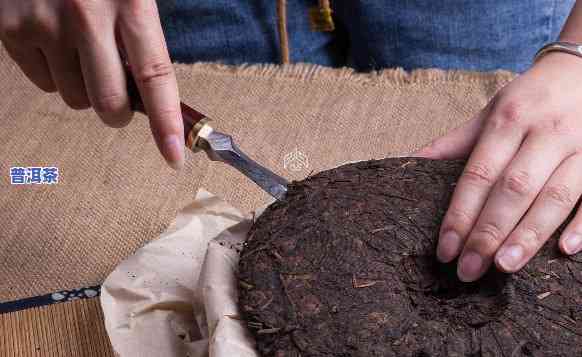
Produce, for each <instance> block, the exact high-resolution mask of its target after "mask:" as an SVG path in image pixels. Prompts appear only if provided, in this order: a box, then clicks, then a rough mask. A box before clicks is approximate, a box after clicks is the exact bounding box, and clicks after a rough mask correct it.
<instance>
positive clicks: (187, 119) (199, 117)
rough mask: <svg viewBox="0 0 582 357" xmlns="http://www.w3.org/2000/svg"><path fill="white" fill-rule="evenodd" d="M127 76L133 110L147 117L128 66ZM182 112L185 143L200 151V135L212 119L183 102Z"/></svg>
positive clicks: (181, 103) (181, 105)
mask: <svg viewBox="0 0 582 357" xmlns="http://www.w3.org/2000/svg"><path fill="white" fill-rule="evenodd" d="M125 74H126V76H125V78H126V80H127V93H128V95H129V100H130V106H131V110H133V111H135V112H140V113H142V114H145V115H147V113H146V110H145V106H144V104H143V101H142V99H141V95H140V94H139V90H138V88H137V84H136V83H135V79H134V78H133V75H132V73H131V68H130V67H129V65H127V64H126V65H125ZM180 110H181V111H182V121H183V123H184V142H185V143H186V146H187V147H188V148H189V149H190V150H192V151H194V152H197V151H200V150H201V148H200V147H199V146H198V143H199V133H200V131H201V130H202V128H204V127H208V125H207V123H208V122H209V121H210V119H209V118H207V117H206V115H204V114H202V113H200V112H199V111H197V110H194V109H193V108H192V107H190V106H189V105H187V104H184V103H183V102H180Z"/></svg>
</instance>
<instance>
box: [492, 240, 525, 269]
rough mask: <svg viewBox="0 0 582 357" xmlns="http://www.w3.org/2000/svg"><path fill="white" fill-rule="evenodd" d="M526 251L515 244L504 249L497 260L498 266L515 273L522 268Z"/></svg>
mask: <svg viewBox="0 0 582 357" xmlns="http://www.w3.org/2000/svg"><path fill="white" fill-rule="evenodd" d="M524 255H525V251H524V249H523V247H522V246H521V245H518V244H514V245H510V246H509V247H506V248H502V249H501V251H500V252H499V257H498V258H497V264H499V265H500V266H501V268H503V270H506V271H514V270H517V269H518V268H520V267H521V264H522V262H523V256H524Z"/></svg>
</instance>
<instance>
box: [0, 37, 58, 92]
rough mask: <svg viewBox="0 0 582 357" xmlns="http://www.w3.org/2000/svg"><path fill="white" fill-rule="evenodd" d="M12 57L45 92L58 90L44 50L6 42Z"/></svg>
mask: <svg viewBox="0 0 582 357" xmlns="http://www.w3.org/2000/svg"><path fill="white" fill-rule="evenodd" d="M4 47H5V48H6V51H7V52H8V54H9V55H10V57H11V58H12V59H13V60H14V61H15V62H16V63H17V64H18V67H20V70H21V71H22V72H23V73H24V74H25V75H26V77H28V79H29V80H30V81H31V82H32V83H34V85H36V86H37V87H39V88H40V89H42V90H43V91H45V92H48V93H52V92H55V91H56V90H57V88H56V86H55V84H54V82H53V79H52V77H51V73H50V70H49V67H48V64H47V62H46V58H45V57H44V55H43V53H42V51H41V50H40V49H38V48H32V47H31V48H23V47H18V46H11V45H8V44H7V43H4Z"/></svg>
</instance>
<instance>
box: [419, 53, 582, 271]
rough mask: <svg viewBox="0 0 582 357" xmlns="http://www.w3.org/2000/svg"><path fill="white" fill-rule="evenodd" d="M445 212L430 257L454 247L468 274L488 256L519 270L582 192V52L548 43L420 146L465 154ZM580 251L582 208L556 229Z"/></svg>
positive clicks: (445, 258)
mask: <svg viewBox="0 0 582 357" xmlns="http://www.w3.org/2000/svg"><path fill="white" fill-rule="evenodd" d="M469 154H470V157H469V160H468V162H467V165H466V167H465V169H464V171H463V174H462V175H461V177H460V178H459V181H458V183H457V187H456V189H455V192H454V194H453V197H452V200H451V203H450V205H449V209H448V211H447V213H446V215H445V217H444V220H443V223H442V226H441V231H440V238H439V243H438V248H437V257H438V259H439V260H440V261H442V262H450V261H452V260H453V259H455V258H456V257H457V256H459V263H458V270H457V274H458V276H459V278H460V279H461V280H462V281H467V282H468V281H475V280H477V279H479V278H480V277H481V276H482V275H483V274H485V272H486V271H487V270H488V269H489V267H490V266H491V264H492V263H493V262H494V263H495V265H496V266H497V267H498V268H499V269H500V270H502V271H504V272H508V273H512V272H516V271H518V270H519V269H521V268H522V267H523V266H524V265H525V264H526V263H527V262H528V261H529V260H530V259H531V258H532V257H533V256H534V255H535V254H536V252H537V251H538V250H539V249H540V248H541V246H542V245H543V244H544V243H545V242H546V241H547V240H548V238H549V237H550V236H551V235H552V234H553V233H554V232H555V231H556V229H557V228H558V227H559V226H560V224H562V223H563V222H564V220H565V219H566V218H567V216H568V215H569V214H570V213H571V212H572V210H573V209H574V207H575V204H576V202H577V201H578V199H579V198H580V196H581V195H582V58H578V57H576V56H573V55H570V54H566V53H559V52H551V53H549V54H547V55H545V56H544V57H542V58H541V59H540V60H539V61H537V62H536V64H535V65H534V66H533V67H531V68H530V69H529V70H528V71H527V72H525V73H524V74H522V75H521V76H519V77H517V78H516V79H515V80H513V81H512V82H511V83H509V84H508V85H507V86H506V87H504V88H503V89H501V90H500V91H499V92H498V93H497V95H496V96H495V97H494V98H493V100H491V102H490V103H489V105H488V106H487V107H486V108H485V109H483V110H482V111H481V113H479V115H478V116H477V117H475V118H474V119H472V120H470V121H469V122H467V123H466V124H465V125H463V126H461V127H459V128H457V129H455V130H453V131H452V132H451V133H449V134H447V135H445V136H444V137H441V138H439V139H437V140H436V141H434V142H433V143H431V144H430V145H429V146H427V147H425V148H424V149H422V150H421V151H419V152H418V153H417V155H418V156H424V157H429V158H435V159H455V158H464V157H467V156H469ZM559 246H560V249H561V250H562V251H563V252H564V253H565V254H575V253H577V252H579V251H580V250H582V210H581V211H580V212H578V213H577V214H576V216H575V217H574V219H573V220H572V221H571V222H570V223H569V224H568V226H567V227H566V229H565V230H564V232H563V234H562V235H561V237H560V243H559Z"/></svg>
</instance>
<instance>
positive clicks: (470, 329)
mask: <svg viewBox="0 0 582 357" xmlns="http://www.w3.org/2000/svg"><path fill="white" fill-rule="evenodd" d="M463 166H464V162H462V161H436V160H428V159H417V158H396V159H384V160H375V161H366V162H359V163H353V164H348V165H344V166H342V167H339V168H336V169H333V170H329V171H324V172H321V173H318V174H316V175H313V176H310V177H308V178H307V179H305V180H303V181H300V182H293V183H292V184H291V185H290V187H289V192H288V194H287V195H286V197H285V199H284V200H282V201H279V202H275V203H274V204H272V205H271V206H269V207H268V208H267V209H266V210H265V212H264V213H263V214H262V215H261V216H260V217H258V218H257V220H256V222H255V224H254V226H253V227H252V229H251V231H250V232H249V238H248V240H247V242H246V243H245V244H244V249H243V252H242V255H241V260H240V271H239V275H240V276H239V279H240V280H239V281H243V282H244V283H243V284H239V286H240V288H239V294H240V307H241V311H242V315H243V318H244V319H245V320H246V321H247V323H248V326H249V328H250V329H251V331H252V333H253V334H254V336H255V338H256V340H257V349H258V351H259V353H260V354H261V355H262V356H265V357H266V356H277V357H283V356H293V357H296V356H302V357H323V356H325V357H348V356H358V357H359V356H362V357H364V356H365V357H368V356H399V357H400V356H404V357H405V356H414V357H421V356H424V357H429V356H472V357H475V356H512V357H517V356H582V258H581V257H582V255H578V256H574V257H571V258H567V257H564V256H562V255H561V254H560V253H559V250H558V248H557V239H556V238H557V236H558V235H557V234H555V235H554V237H553V238H552V239H551V240H550V242H549V243H547V244H546V245H545V246H544V247H543V248H542V249H541V251H540V252H539V253H538V254H537V255H536V256H535V257H534V258H533V260H532V261H531V262H530V263H529V264H528V265H526V267H524V268H523V269H522V270H521V271H520V272H518V273H516V274H512V275H507V274H503V273H500V272H498V271H495V270H494V269H492V270H491V271H489V272H488V273H487V274H486V275H485V276H484V277H483V278H482V279H481V280H479V281H478V282H476V283H462V282H460V281H459V280H458V279H457V277H456V262H453V263H450V264H440V263H438V262H437V261H436V258H435V250H436V243H437V240H438V229H439V225H440V223H441V220H442V217H443V215H444V213H445V211H446V208H447V205H448V202H449V200H450V197H451V194H452V192H453V190H454V187H455V183H456V180H457V178H458V176H459V175H460V173H461V172H462V169H463ZM550 264H551V265H550ZM550 268H551V269H550ZM548 293H549V294H548Z"/></svg>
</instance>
